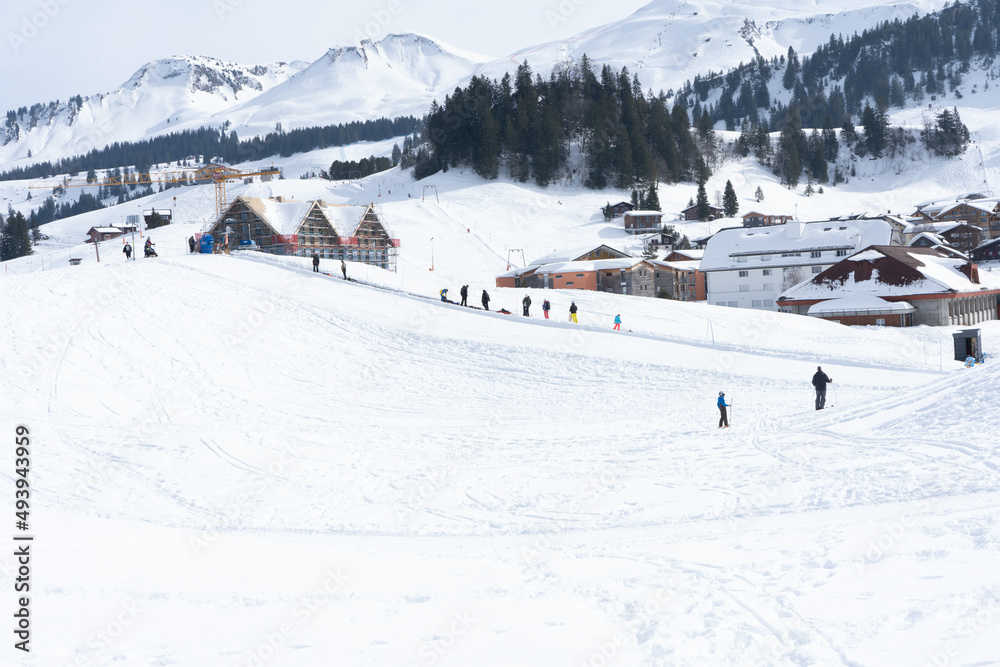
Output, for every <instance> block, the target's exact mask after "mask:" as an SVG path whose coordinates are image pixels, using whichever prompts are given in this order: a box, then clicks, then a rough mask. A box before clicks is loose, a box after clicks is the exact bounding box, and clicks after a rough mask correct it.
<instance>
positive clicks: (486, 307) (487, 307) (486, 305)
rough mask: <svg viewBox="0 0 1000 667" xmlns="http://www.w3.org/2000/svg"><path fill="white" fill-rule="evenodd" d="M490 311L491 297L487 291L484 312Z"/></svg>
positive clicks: (484, 296)
mask: <svg viewBox="0 0 1000 667" xmlns="http://www.w3.org/2000/svg"><path fill="white" fill-rule="evenodd" d="M489 309H490V295H489V294H487V292H486V290H483V310H489Z"/></svg>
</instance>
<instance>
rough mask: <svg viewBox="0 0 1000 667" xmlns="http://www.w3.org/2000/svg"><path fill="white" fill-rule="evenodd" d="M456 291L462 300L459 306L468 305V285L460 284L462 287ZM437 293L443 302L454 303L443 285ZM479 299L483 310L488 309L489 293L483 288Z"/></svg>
mask: <svg viewBox="0 0 1000 667" xmlns="http://www.w3.org/2000/svg"><path fill="white" fill-rule="evenodd" d="M458 293H459V294H460V295H461V296H462V301H461V302H460V303H459V304H458V305H460V306H468V305H469V286H468V285H462V288H461V289H460V290H459V291H458ZM438 294H440V296H441V301H443V302H444V303H455V302H454V301H452V300H451V299H449V298H448V288H447V287H445V288H444V289H442V290H441V291H440V292H439V293H438ZM481 301H482V303H483V310H489V309H490V293H489V292H487V291H486V290H483V295H482V298H481ZM501 312H503V311H501ZM506 312H510V311H506Z"/></svg>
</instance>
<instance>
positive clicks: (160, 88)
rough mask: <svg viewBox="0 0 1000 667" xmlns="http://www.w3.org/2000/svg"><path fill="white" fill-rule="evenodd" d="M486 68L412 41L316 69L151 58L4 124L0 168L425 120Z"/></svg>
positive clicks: (362, 51)
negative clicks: (140, 146) (226, 137)
mask: <svg viewBox="0 0 1000 667" xmlns="http://www.w3.org/2000/svg"><path fill="white" fill-rule="evenodd" d="M482 60H485V58H483V57H480V56H476V55H475V54H469V53H466V52H463V51H459V50H456V49H454V48H452V47H450V46H447V45H444V44H442V43H440V42H437V41H435V40H433V39H430V38H428V37H423V36H420V35H412V34H410V35H389V36H387V37H385V38H384V39H382V40H381V41H378V42H371V41H369V40H365V41H364V42H362V43H361V44H360V45H359V46H351V47H344V48H335V49H330V51H329V52H327V54H326V55H324V56H323V57H322V58H320V59H319V60H317V61H316V62H314V63H312V64H309V63H305V62H301V61H296V62H292V63H277V64H273V65H261V66H244V65H239V64H236V63H227V62H222V61H218V60H214V59H211V58H201V57H175V58H168V59H163V60H157V61H154V62H151V63H147V64H146V65H144V66H143V67H142V68H141V69H140V70H139V71H138V72H136V73H135V74H134V75H133V76H132V78H131V79H129V81H127V82H126V83H125V84H123V85H122V86H121V87H120V88H118V89H117V90H115V91H112V92H110V93H107V94H101V95H93V96H90V97H86V98H81V99H80V100H70V101H69V102H65V101H64V102H60V103H57V104H55V105H38V110H37V111H35V112H34V113H32V110H26V111H25V113H24V114H23V117H22V116H21V115H18V116H17V119H16V120H15V121H10V120H8V123H7V126H6V127H5V128H3V129H2V130H0V144H2V145H0V163H6V166H8V167H11V166H25V165H28V164H31V163H33V162H39V161H42V160H57V159H59V158H61V157H69V156H74V155H80V154H83V153H86V152H87V151H89V150H91V149H93V148H103V147H104V146H105V145H107V144H110V143H112V142H115V141H129V140H138V139H146V138H149V137H153V136H156V135H159V134H165V133H169V132H177V131H181V130H186V129H198V128H200V127H225V128H227V129H228V130H229V131H235V132H236V133H237V134H238V135H239V136H240V137H243V138H247V137H250V136H256V135H263V134H266V133H268V132H272V131H274V130H275V128H276V127H278V126H279V125H280V126H281V127H282V128H284V129H285V130H290V129H295V128H301V127H313V126H321V125H330V124H337V123H347V122H351V121H364V120H369V119H372V120H374V119H377V118H379V117H383V116H384V117H390V118H391V117H396V116H403V115H415V116H422V115H423V114H424V113H426V111H427V109H428V108H429V107H430V105H431V102H432V101H433V100H434V99H435V98H439V99H444V96H445V95H446V94H448V93H450V92H451V91H452V90H454V88H455V86H456V85H459V84H464V83H465V82H466V81H467V79H468V78H469V77H470V76H471V73H472V72H473V70H474V69H475V67H476V65H477V64H478V63H479V62H480V61H482ZM29 153H30V157H29Z"/></svg>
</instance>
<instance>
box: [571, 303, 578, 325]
mask: <svg viewBox="0 0 1000 667" xmlns="http://www.w3.org/2000/svg"><path fill="white" fill-rule="evenodd" d="M569 321H570V322H572V323H573V324H579V322H577V320H576V301H573V302H571V303H570V304H569Z"/></svg>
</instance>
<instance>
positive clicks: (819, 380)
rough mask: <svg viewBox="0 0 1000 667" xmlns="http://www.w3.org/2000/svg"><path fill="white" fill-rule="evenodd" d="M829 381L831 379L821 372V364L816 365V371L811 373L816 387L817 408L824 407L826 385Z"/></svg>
mask: <svg viewBox="0 0 1000 667" xmlns="http://www.w3.org/2000/svg"><path fill="white" fill-rule="evenodd" d="M829 382H833V380H831V379H830V376H828V375H827V374H826V373H824V372H823V367H822V366H817V367H816V373H815V374H814V375H813V386H814V387H816V409H817V410H822V409H823V408H825V407H826V385H827V383H829Z"/></svg>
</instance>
